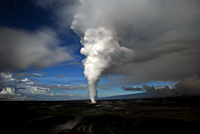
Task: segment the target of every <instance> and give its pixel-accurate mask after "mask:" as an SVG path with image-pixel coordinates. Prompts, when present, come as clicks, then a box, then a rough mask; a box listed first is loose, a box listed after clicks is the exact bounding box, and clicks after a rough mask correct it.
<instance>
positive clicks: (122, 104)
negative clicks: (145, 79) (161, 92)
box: [0, 98, 200, 134]
mask: <svg viewBox="0 0 200 134" xmlns="http://www.w3.org/2000/svg"><path fill="white" fill-rule="evenodd" d="M188 100H191V98H189V99H186V100H182V99H180V98H179V99H175V100H174V99H172V98H168V99H146V100H139V101H138V100H123V101H121V100H112V101H98V103H97V104H89V101H56V102H50V101H49V102H48V101H44V102H42V101H41V102H37V101H32V102H0V107H1V110H0V114H1V131H2V132H3V133H19V134H24V133H31V134H32V133H33V134H34V133H42V134H46V133H50V134H51V133H52V134H64V133H67V134H87V133H91V134H134V133H136V134H145V133H149V132H151V133H176V132H179V133H181V132H185V133H187V132H188V133H196V132H198V130H199V125H200V105H199V98H197V99H196V100H193V101H188Z"/></svg>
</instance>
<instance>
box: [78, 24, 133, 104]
mask: <svg viewBox="0 0 200 134" xmlns="http://www.w3.org/2000/svg"><path fill="white" fill-rule="evenodd" d="M81 43H82V45H83V47H82V48H81V50H80V52H81V54H83V55H85V56H86V58H85V59H84V60H83V65H84V75H85V78H86V79H87V84H88V92H89V96H90V99H91V101H92V103H96V99H97V84H98V81H99V78H100V77H101V75H102V73H103V72H104V71H106V69H108V68H109V67H111V66H114V65H115V62H113V61H116V60H119V59H120V57H122V56H124V54H125V53H132V52H133V50H129V49H128V48H125V47H121V46H120V45H119V43H118V42H117V41H116V40H115V32H114V30H113V29H112V30H110V29H109V28H106V27H98V28H91V29H87V30H86V32H85V34H84V37H83V38H82V40H81Z"/></svg>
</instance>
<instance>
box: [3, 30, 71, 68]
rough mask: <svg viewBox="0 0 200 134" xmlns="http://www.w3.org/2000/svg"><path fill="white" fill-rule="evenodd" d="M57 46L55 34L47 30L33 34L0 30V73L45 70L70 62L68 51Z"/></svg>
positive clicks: (58, 42)
mask: <svg viewBox="0 0 200 134" xmlns="http://www.w3.org/2000/svg"><path fill="white" fill-rule="evenodd" d="M59 44H60V41H59V40H58V39H57V34H56V33H55V32H54V31H53V30H51V29H49V28H44V29H41V30H38V31H35V32H27V31H24V30H20V29H9V28H0V55H1V56H0V71H9V70H15V69H21V70H24V69H27V68H28V67H30V66H37V67H39V68H46V67H50V66H52V65H54V64H56V63H59V62H63V61H69V60H72V59H73V57H72V56H71V55H70V54H69V53H68V51H70V50H68V49H67V47H61V46H59Z"/></svg>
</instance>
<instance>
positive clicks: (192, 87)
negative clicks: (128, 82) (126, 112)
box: [122, 74, 200, 96]
mask: <svg viewBox="0 0 200 134" xmlns="http://www.w3.org/2000/svg"><path fill="white" fill-rule="evenodd" d="M122 89H124V90H125V91H141V92H148V93H154V94H156V95H160V96H175V95H200V77H199V75H197V74H194V75H192V76H190V77H188V78H185V79H184V80H183V81H180V82H178V83H176V84H175V85H174V86H173V88H169V86H162V85H160V86H157V87H155V86H153V85H151V86H149V85H146V84H143V86H142V87H122Z"/></svg>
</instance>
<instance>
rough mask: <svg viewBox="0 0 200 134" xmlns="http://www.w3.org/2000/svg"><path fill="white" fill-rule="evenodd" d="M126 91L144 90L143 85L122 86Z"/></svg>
mask: <svg viewBox="0 0 200 134" xmlns="http://www.w3.org/2000/svg"><path fill="white" fill-rule="evenodd" d="M122 88H123V89H124V90H125V91H142V90H143V89H142V88H141V87H122Z"/></svg>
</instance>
